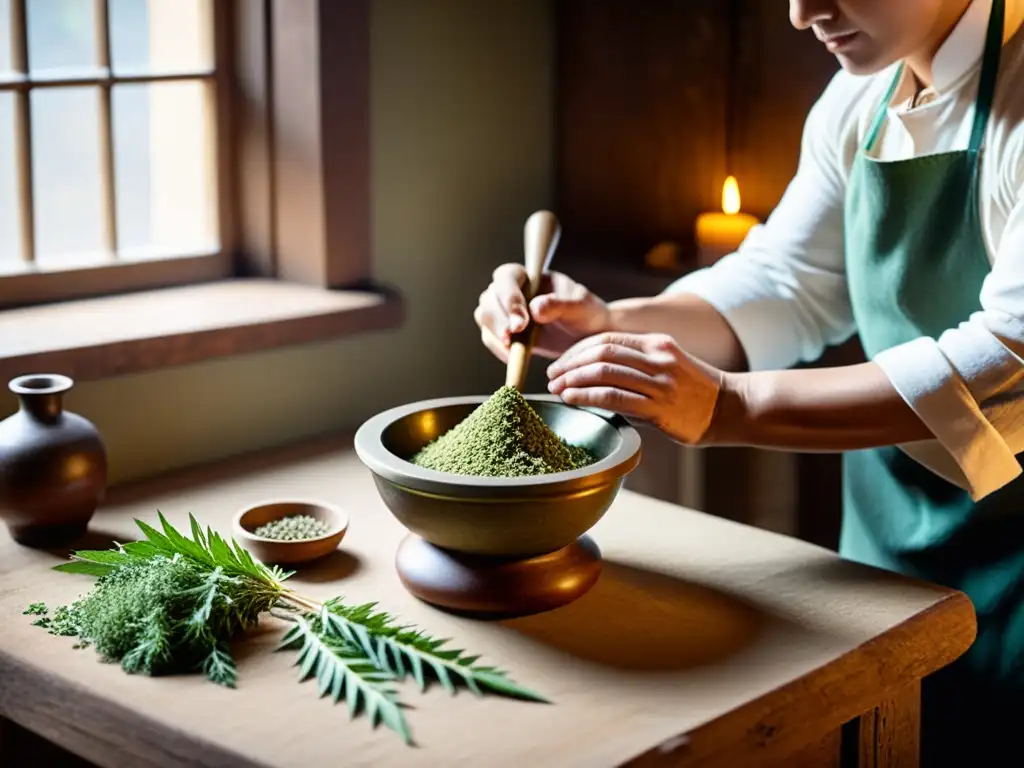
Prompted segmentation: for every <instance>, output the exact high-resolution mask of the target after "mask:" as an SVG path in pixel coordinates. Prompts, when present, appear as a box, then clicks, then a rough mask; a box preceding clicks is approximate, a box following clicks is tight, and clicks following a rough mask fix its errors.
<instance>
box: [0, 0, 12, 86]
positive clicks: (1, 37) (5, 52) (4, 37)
mask: <svg viewBox="0 0 1024 768" xmlns="http://www.w3.org/2000/svg"><path fill="white" fill-rule="evenodd" d="M11 69H12V67H11V0H0V78H3V76H4V75H5V74H7V73H8V72H10V71H11Z"/></svg>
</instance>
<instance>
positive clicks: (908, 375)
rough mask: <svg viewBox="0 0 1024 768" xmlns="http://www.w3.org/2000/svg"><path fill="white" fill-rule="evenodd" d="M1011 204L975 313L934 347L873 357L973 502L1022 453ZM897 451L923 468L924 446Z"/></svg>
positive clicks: (1020, 259) (1020, 221)
mask: <svg viewBox="0 0 1024 768" xmlns="http://www.w3.org/2000/svg"><path fill="white" fill-rule="evenodd" d="M1022 176H1024V174H1022ZM1021 188H1022V189H1024V184H1022V185H1021ZM1017 197H1018V202H1017V204H1016V205H1015V207H1014V208H1013V210H1012V212H1011V214H1010V216H1009V217H1008V219H1007V223H1006V228H1005V229H1004V230H1003V233H1002V237H1001V240H1000V244H999V248H998V252H997V254H996V259H995V264H994V266H993V268H992V271H991V272H990V273H989V275H988V277H987V278H986V280H985V283H984V285H983V286H982V290H981V297H980V298H981V306H982V309H981V311H979V312H976V313H974V314H973V315H971V317H970V318H968V319H967V320H966V321H964V322H963V323H961V324H960V325H959V326H957V327H956V328H951V329H949V330H947V331H945V332H944V333H943V334H942V335H941V336H939V338H938V339H930V338H920V339H915V340H913V341H911V342H908V343H907V344H901V345H899V346H896V347H893V348H891V349H888V350H886V351H885V352H882V353H880V354H879V355H877V356H876V357H875V362H876V363H878V365H880V366H881V367H882V369H883V370H884V371H885V373H886V375H887V376H888V377H889V380H890V381H892V383H893V386H894V387H896V389H897V390H898V391H899V393H900V394H901V395H902V396H903V398H904V399H905V400H906V401H907V402H908V403H909V404H910V406H911V407H912V408H913V409H914V411H915V412H916V413H917V415H918V416H919V417H920V418H921V420H922V421H923V422H924V423H925V424H926V425H927V426H928V428H929V429H930V430H931V431H932V433H933V434H934V435H935V437H936V439H937V440H938V441H939V443H941V445H942V447H943V448H944V449H945V450H946V451H947V452H948V453H949V455H950V456H951V458H952V459H953V460H954V461H955V464H956V466H955V468H954V467H949V468H948V469H947V470H946V471H945V472H944V473H943V474H946V475H947V476H949V475H952V476H950V477H949V479H950V480H953V481H954V482H957V483H958V484H959V485H961V486H962V487H963V488H965V489H966V490H968V491H969V492H970V494H971V496H972V497H973V498H974V499H981V498H983V497H984V496H987V495H988V494H990V493H992V492H993V491H996V490H999V489H1000V488H1002V487H1003V486H1004V485H1006V484H1007V483H1009V482H1010V481H1011V480H1013V479H1014V478H1016V477H1017V476H1018V475H1020V474H1021V467H1020V463H1019V462H1018V461H1017V458H1016V454H1018V453H1021V452H1022V451H1024V387H1022V384H1024V200H1021V199H1020V198H1021V197H1024V195H1022V194H1021V193H1020V192H1018V193H1017ZM904 450H906V451H907V452H908V453H909V454H910V455H912V456H915V458H918V459H919V460H922V461H924V462H925V463H927V459H928V455H929V453H930V449H929V447H928V446H927V445H921V446H904Z"/></svg>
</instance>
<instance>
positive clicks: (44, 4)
mask: <svg viewBox="0 0 1024 768" xmlns="http://www.w3.org/2000/svg"><path fill="white" fill-rule="evenodd" d="M26 6H27V12H28V66H29V71H30V72H32V74H34V75H39V74H43V75H46V76H53V75H58V74H60V73H61V72H62V71H73V70H79V71H80V70H82V69H94V68H95V67H96V24H95V20H94V19H95V17H94V16H93V9H94V7H95V3H93V2H91V1H90V0H26Z"/></svg>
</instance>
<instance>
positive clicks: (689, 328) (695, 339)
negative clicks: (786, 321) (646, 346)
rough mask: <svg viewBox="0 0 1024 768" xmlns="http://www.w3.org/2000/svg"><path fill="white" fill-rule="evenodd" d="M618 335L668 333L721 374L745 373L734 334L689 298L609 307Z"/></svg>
mask: <svg viewBox="0 0 1024 768" xmlns="http://www.w3.org/2000/svg"><path fill="white" fill-rule="evenodd" d="M608 308H609V310H610V320H611V323H610V324H611V327H610V328H609V329H608V330H612V331H618V332H620V333H667V334H669V335H670V336H672V338H674V339H675V340H676V343H677V344H679V346H680V347H681V348H682V349H684V350H685V351H686V352H688V353H689V354H691V355H693V356H694V357H696V358H699V359H701V360H703V361H704V362H706V363H708V364H709V365H712V366H714V367H715V368H718V369H720V370H723V371H745V370H747V357H746V354H745V353H744V351H743V347H742V345H741V344H740V341H739V339H738V338H737V337H736V334H735V333H733V331H732V328H730V327H729V324H728V323H727V322H726V321H725V318H724V317H722V315H720V314H719V313H718V311H717V310H716V309H715V308H714V307H712V306H711V305H710V304H708V303H707V302H706V301H704V300H702V299H700V298H699V297H697V296H694V295H692V294H666V295H660V296H654V297H651V298H640V299H622V300H621V301H613V302H611V303H610V304H609V305H608Z"/></svg>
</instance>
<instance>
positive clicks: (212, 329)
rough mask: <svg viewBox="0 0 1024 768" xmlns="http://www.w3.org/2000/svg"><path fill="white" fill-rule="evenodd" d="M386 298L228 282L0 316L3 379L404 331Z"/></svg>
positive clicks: (116, 370) (87, 375) (102, 372)
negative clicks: (375, 332) (379, 331)
mask: <svg viewBox="0 0 1024 768" xmlns="http://www.w3.org/2000/svg"><path fill="white" fill-rule="evenodd" d="M403 320H404V306H403V302H402V299H401V297H400V296H399V295H398V294H396V293H394V292H391V291H388V290H386V289H368V290H335V291H332V290H326V289H323V288H316V287H311V286H306V285H297V284H294V283H285V282H279V281H275V280H265V279H244V280H225V281H220V282H213V283H203V284H198V285H189V286H185V287H175V288H162V289H159V290H152V291H142V292H139V293H131V294H124V295H119V296H110V297H103V298H91V299H83V300H79V301H69V302H64V303H60V304H50V305H45V306H35V307H26V308H21V309H9V310H5V311H3V312H0V379H2V380H4V381H7V380H10V379H11V378H14V377H15V376H19V375H22V374H26V373H62V374H65V375H67V376H70V377H72V378H73V379H75V380H76V381H90V380H96V379H102V378H108V377H112V376H121V375H125V374H131V373H141V372H144V371H150V370H155V369H158V368H166V367H170V366H177V365H187V364H191V363H198V362H202V361H205V360H211V359H214V358H221V357H226V356H230V355H237V354H245V353H251V352H259V351H261V350H267V349H274V348H277V347H284V346H291V345H297V344H305V343H309V342H314V341H321V340H326V339H336V338H342V337H345V336H350V335H352V334H356V333H362V332H366V331H377V330H385V329H389V328H397V327H399V326H400V325H401V324H402V322H403Z"/></svg>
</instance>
